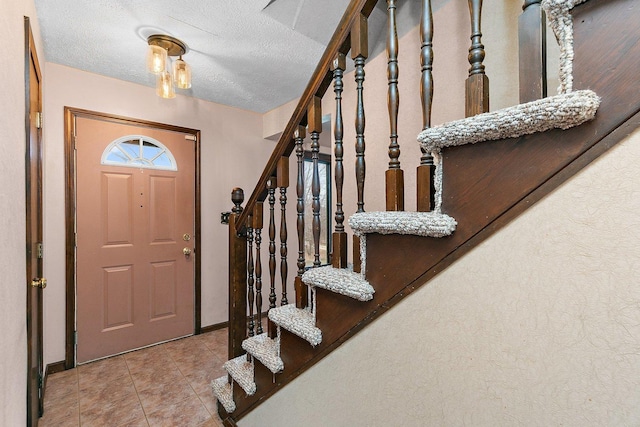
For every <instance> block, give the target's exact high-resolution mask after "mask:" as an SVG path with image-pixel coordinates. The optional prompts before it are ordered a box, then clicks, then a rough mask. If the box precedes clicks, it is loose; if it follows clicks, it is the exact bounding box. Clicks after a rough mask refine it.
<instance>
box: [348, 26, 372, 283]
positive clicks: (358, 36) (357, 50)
mask: <svg viewBox="0 0 640 427" xmlns="http://www.w3.org/2000/svg"><path fill="white" fill-rule="evenodd" d="M367 28H368V26H367V17H366V16H364V15H362V14H361V15H360V16H359V17H358V18H357V19H356V22H355V23H354V25H353V28H351V58H352V59H353V62H354V64H355V67H356V70H355V81H356V94H357V101H356V121H355V127H356V187H357V192H358V202H357V205H358V209H357V212H364V178H365V161H364V151H365V142H364V129H365V115H364V100H363V89H364V87H363V83H364V77H365V73H364V63H365V60H366V59H367V56H368V55H369V45H368V37H367ZM360 270H361V261H360V238H359V237H358V236H354V237H353V271H355V272H360Z"/></svg>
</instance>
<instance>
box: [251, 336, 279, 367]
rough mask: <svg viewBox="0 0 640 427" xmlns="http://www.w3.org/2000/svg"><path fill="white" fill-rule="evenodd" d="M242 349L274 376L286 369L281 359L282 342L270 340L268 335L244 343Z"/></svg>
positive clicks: (252, 338)
mask: <svg viewBox="0 0 640 427" xmlns="http://www.w3.org/2000/svg"><path fill="white" fill-rule="evenodd" d="M242 348H243V349H244V350H245V351H246V352H247V353H249V354H250V355H252V356H253V357H255V358H256V359H258V360H259V361H260V362H261V363H262V364H263V365H264V366H266V367H267V368H268V369H269V370H270V371H271V372H273V373H274V374H276V373H278V372H280V371H282V370H283V369H284V363H283V362H282V359H281V358H280V342H279V341H278V340H277V339H271V338H269V336H268V335H267V334H266V333H264V334H260V335H256V336H254V337H250V338H247V339H246V340H244V341H242Z"/></svg>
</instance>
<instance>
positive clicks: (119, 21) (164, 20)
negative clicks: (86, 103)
mask: <svg viewBox="0 0 640 427" xmlns="http://www.w3.org/2000/svg"><path fill="white" fill-rule="evenodd" d="M35 2H36V9H37V13H38V19H39V21H40V27H41V32H42V36H43V40H44V50H45V57H46V60H47V61H49V62H53V63H57V64H62V65H66V66H69V67H74V68H78V69H81V70H85V71H89V72H92V73H96V74H101V75H104V76H109V77H113V78H117V79H121V80H126V81H130V82H134V83H139V84H143V85H147V86H155V76H153V75H152V74H149V73H147V71H146V68H145V55H146V49H147V43H146V39H147V37H148V36H149V35H151V34H158V33H160V34H168V35H172V36H174V37H177V38H179V39H180V40H182V41H183V42H185V43H186V44H187V45H188V46H189V52H188V53H187V54H186V55H185V56H184V59H185V60H186V61H187V62H188V63H189V64H190V65H191V67H192V73H193V87H192V88H191V89H189V90H177V91H178V93H181V94H184V95H188V96H193V97H196V98H201V99H204V100H207V101H212V102H217V103H220V104H225V105H229V106H234V107H238V108H243V109H246V110H251V111H256V112H266V111H269V110H271V109H273V108H275V107H278V106H280V105H282V104H284V103H286V102H288V101H290V100H292V99H294V98H296V97H298V96H300V94H301V93H302V91H303V90H304V87H305V86H306V84H307V82H308V80H309V78H310V77H311V74H312V73H313V70H314V69H315V66H316V64H317V62H318V60H319V59H320V57H321V56H322V52H323V51H324V49H325V46H326V44H327V43H328V41H329V39H330V37H331V35H332V34H333V31H334V30H335V28H336V26H337V24H338V22H339V20H340V17H341V16H342V13H343V12H344V10H345V9H346V6H347V5H348V3H349V0H234V1H232V2H228V1H225V2H222V1H220V0H182V1H172V0H153V1H150V0H56V1H51V0H36V1H35ZM380 3H381V4H382V5H384V3H386V2H380ZM418 3H419V1H418V0H409V1H407V2H406V3H405V6H406V7H401V8H400V10H399V23H400V22H402V21H407V20H408V21H412V22H410V23H409V22H407V23H406V24H409V25H403V26H402V27H401V26H400V25H399V26H398V29H399V31H400V33H401V34H402V33H404V32H406V31H407V30H408V28H407V27H411V26H412V25H414V24H415V23H417V20H418V17H419V9H416V8H415V5H417V4H418ZM416 12H417V13H416ZM403 16H404V18H403ZM385 19H386V18H385V15H384V12H383V8H376V10H375V11H374V13H373V14H372V16H371V18H370V22H369V33H370V46H374V48H373V49H372V50H374V51H380V50H381V49H382V47H383V46H384V40H383V39H384V37H381V34H382V33H383V32H384V21H385Z"/></svg>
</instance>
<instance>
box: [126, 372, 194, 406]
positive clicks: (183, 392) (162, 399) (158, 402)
mask: <svg viewBox="0 0 640 427" xmlns="http://www.w3.org/2000/svg"><path fill="white" fill-rule="evenodd" d="M195 396H196V393H195V391H193V389H192V388H191V386H190V385H189V383H187V381H186V380H185V379H182V380H181V381H176V382H172V383H169V384H165V385H161V386H157V387H151V388H147V389H145V390H141V391H139V392H138V397H139V398H140V402H141V403H142V407H143V408H144V411H145V412H146V413H151V412H155V411H157V410H159V409H161V408H162V407H163V406H165V405H171V404H174V403H177V402H180V401H183V400H186V399H190V398H193V397H195Z"/></svg>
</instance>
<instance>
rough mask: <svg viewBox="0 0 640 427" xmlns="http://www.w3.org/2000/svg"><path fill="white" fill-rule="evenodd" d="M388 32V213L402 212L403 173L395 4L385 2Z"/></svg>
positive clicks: (386, 174) (388, 1)
mask: <svg viewBox="0 0 640 427" xmlns="http://www.w3.org/2000/svg"><path fill="white" fill-rule="evenodd" d="M387 9H388V15H389V19H388V23H389V32H388V39H387V58H388V62H387V79H388V81H389V90H388V95H387V106H388V108H389V139H390V143H389V169H388V170H387V171H386V172H385V184H386V202H387V203H386V206H387V210H388V211H402V210H404V171H403V170H402V169H400V160H399V157H400V145H399V144H398V108H399V106H400V94H399V93H398V75H399V69H398V33H397V31H396V2H395V0H387Z"/></svg>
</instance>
